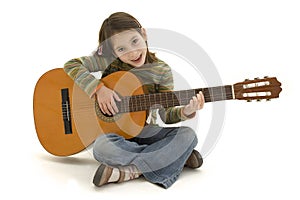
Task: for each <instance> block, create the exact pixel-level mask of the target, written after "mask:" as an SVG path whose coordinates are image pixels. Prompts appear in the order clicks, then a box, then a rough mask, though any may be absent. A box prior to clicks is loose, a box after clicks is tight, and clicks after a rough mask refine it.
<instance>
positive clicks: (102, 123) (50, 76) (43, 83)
mask: <svg viewBox="0 0 300 200" xmlns="http://www.w3.org/2000/svg"><path fill="white" fill-rule="evenodd" d="M102 81H103V82H104V84H105V86H106V87H108V88H111V89H112V90H114V91H116V92H117V93H118V94H119V95H120V96H132V95H138V94H143V87H142V84H141V83H140V81H139V80H138V78H136V77H135V76H134V75H133V74H131V73H128V72H122V71H121V72H116V73H113V74H111V75H109V76H107V77H105V78H103V79H102ZM33 110H34V121H35V128H36V132H37V135H38V139H39V141H40V143H41V144H42V146H43V147H44V148H45V149H46V150H47V151H48V152H49V153H51V154H53V155H57V156H68V155H72V154H75V153H78V152H80V151H82V150H84V149H85V148H86V147H87V146H89V145H90V144H92V143H93V142H94V141H95V139H96V138H97V137H98V136H99V135H101V134H106V133H117V134H119V135H121V136H124V137H125V138H131V137H134V136H136V135H137V134H139V133H140V131H141V130H142V129H143V127H144V124H145V120H146V111H138V112H130V113H121V114H117V115H115V116H112V117H111V116H106V115H104V114H103V113H102V112H101V111H100V110H99V108H98V105H97V103H96V100H95V99H91V98H90V97H88V95H87V94H86V93H85V92H84V91H83V90H82V89H80V88H79V87H78V86H77V85H76V84H74V81H73V80H72V79H71V78H70V77H69V76H68V75H67V74H66V73H65V72H64V70H63V69H61V68H59V69H53V70H50V71H48V72H46V73H45V74H44V75H42V76H41V78H40V79H39V80H38V82H37V84H36V87H35V90H34V99H33Z"/></svg>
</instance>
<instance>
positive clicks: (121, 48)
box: [117, 47, 125, 53]
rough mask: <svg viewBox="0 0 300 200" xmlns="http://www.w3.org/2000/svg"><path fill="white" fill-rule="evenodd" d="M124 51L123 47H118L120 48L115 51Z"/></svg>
mask: <svg viewBox="0 0 300 200" xmlns="http://www.w3.org/2000/svg"><path fill="white" fill-rule="evenodd" d="M124 51H125V49H124V48H123V47H120V48H118V49H117V52H119V53H122V52H124Z"/></svg>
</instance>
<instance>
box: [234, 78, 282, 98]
mask: <svg viewBox="0 0 300 200" xmlns="http://www.w3.org/2000/svg"><path fill="white" fill-rule="evenodd" d="M280 86H281V83H280V82H279V81H278V80H277V78H276V77H264V78H262V79H260V78H255V79H254V80H248V79H246V80H245V81H243V82H239V83H236V84H234V85H233V89H234V95H235V99H239V100H247V101H251V100H257V101H260V100H262V99H266V100H270V99H273V98H278V97H279V93H280V92H281V90H282V88H281V87H280Z"/></svg>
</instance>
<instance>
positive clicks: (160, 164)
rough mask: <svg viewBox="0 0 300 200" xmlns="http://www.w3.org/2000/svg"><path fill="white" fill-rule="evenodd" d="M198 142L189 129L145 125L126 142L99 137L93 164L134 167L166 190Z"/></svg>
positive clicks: (113, 135)
mask: <svg viewBox="0 0 300 200" xmlns="http://www.w3.org/2000/svg"><path fill="white" fill-rule="evenodd" d="M197 142H198V140H197V137H196V134H195V132H194V131H193V130H192V129H191V128H189V127H159V126H155V125H148V126H145V127H144V129H143V130H142V132H141V133H140V134H139V135H138V136H137V137H135V138H132V139H129V140H126V139H125V138H124V137H122V136H119V135H117V134H114V133H109V134H104V135H101V136H99V137H98V138H97V139H96V141H95V143H94V149H93V153H94V157H95V159H96V160H98V161H99V162H101V163H104V164H107V165H110V166H117V165H130V164H134V165H135V166H137V168H138V169H139V170H140V171H141V172H142V174H143V176H144V177H145V179H146V180H148V181H149V182H151V183H155V184H158V185H161V186H163V187H164V188H168V187H170V186H171V185H172V184H173V183H174V182H175V181H176V180H177V179H178V176H179V175H180V173H181V171H182V169H183V167H184V164H185V162H186V160H187V159H188V157H189V156H190V155H191V153H192V151H193V149H194V147H195V146H196V145H197Z"/></svg>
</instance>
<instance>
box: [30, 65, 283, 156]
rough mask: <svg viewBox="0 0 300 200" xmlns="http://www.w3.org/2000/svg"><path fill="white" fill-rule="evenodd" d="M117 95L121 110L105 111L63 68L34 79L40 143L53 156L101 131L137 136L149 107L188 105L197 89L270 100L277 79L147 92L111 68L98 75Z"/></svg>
mask: <svg viewBox="0 0 300 200" xmlns="http://www.w3.org/2000/svg"><path fill="white" fill-rule="evenodd" d="M102 81H103V82H104V84H105V86H106V87H108V88H110V89H112V90H114V91H116V92H117V93H118V95H119V96H120V97H121V101H120V102H117V106H118V108H119V113H117V114H116V115H114V116H109V115H105V114H103V113H102V112H101V110H100V109H99V106H98V104H97V101H96V99H95V98H90V97H89V96H88V95H87V94H86V93H85V92H84V91H83V90H82V89H80V88H79V86H77V85H76V84H74V81H73V80H72V79H71V78H70V77H69V76H68V75H67V74H66V73H65V72H64V70H63V69H62V68H57V69H53V70H50V71H48V72H46V73H45V74H43V75H42V76H41V78H40V79H39V80H38V82H37V84H36V86H35V90H34V99H33V109H34V121H35V128H36V132H37V135H38V139H39V141H40V143H41V144H42V146H43V147H44V148H45V149H46V150H47V151H48V152H49V153H51V154H53V155H56V156H69V155H72V154H75V153H78V152H80V151H82V150H84V149H85V148H86V147H88V146H89V145H90V144H92V143H93V142H94V141H95V139H96V138H97V137H98V136H99V135H100V134H106V133H117V134H119V135H122V136H124V137H125V138H132V137H134V136H136V135H138V134H139V133H140V132H141V130H142V129H143V127H144V125H145V121H146V113H147V110H149V109H155V108H168V107H174V106H180V105H187V104H188V103H189V101H190V99H191V98H192V97H193V96H194V95H195V94H196V93H198V92H199V91H202V92H203V95H204V98H205V102H214V101H223V100H232V99H239V100H247V101H251V100H258V101H260V100H262V99H266V100H270V99H272V98H278V97H279V93H280V92H281V90H282V89H281V87H280V86H281V83H280V82H278V80H277V79H276V78H275V77H265V78H262V79H254V80H245V81H243V82H239V83H236V84H234V85H225V86H217V87H210V88H198V89H190V90H181V91H174V92H163V93H154V94H146V93H144V90H143V85H142V84H141V82H140V80H139V79H138V78H137V77H136V76H135V75H134V74H132V73H130V72H124V71H120V72H115V73H112V74H110V75H108V76H106V77H105V78H103V79H102Z"/></svg>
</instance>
